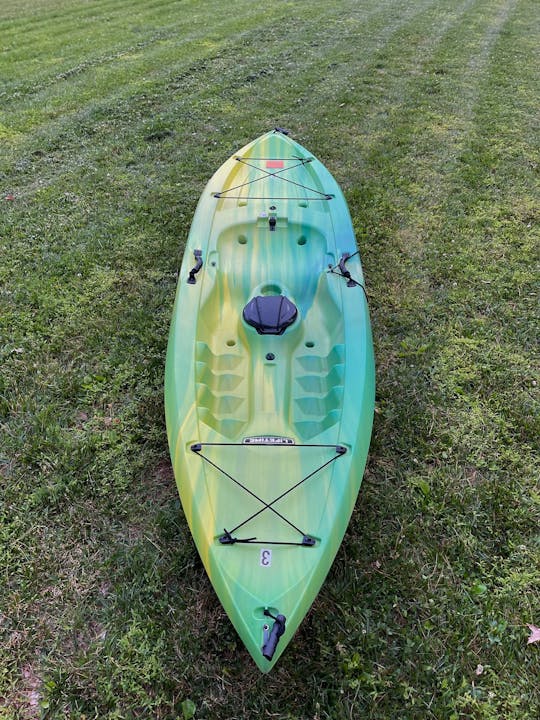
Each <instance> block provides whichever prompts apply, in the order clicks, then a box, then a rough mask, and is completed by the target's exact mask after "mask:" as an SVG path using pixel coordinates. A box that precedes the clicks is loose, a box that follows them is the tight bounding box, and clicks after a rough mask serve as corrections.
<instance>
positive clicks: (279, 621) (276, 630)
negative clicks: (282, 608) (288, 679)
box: [262, 609, 287, 660]
mask: <svg viewBox="0 0 540 720" xmlns="http://www.w3.org/2000/svg"><path fill="white" fill-rule="evenodd" d="M264 614H265V615H266V617H269V618H272V620H273V621H274V624H273V626H272V629H271V630H270V628H269V627H268V625H265V626H264V639H263V646H262V654H263V656H264V657H265V658H266V659H267V660H271V659H272V658H273V657H274V653H275V652H276V647H277V644H278V642H279V639H280V637H281V636H282V635H283V633H284V632H285V623H286V621H287V619H286V617H285V615H272V613H271V612H270V610H268V609H266V610H265V611H264Z"/></svg>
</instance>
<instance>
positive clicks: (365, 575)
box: [0, 0, 540, 720]
mask: <svg viewBox="0 0 540 720" xmlns="http://www.w3.org/2000/svg"><path fill="white" fill-rule="evenodd" d="M539 50H540V13H539V12H538V0H464V1H462V0H335V1H334V2H331V3H329V2H315V0H303V1H302V2H297V3H294V2H290V1H287V0H274V2H271V3H268V5H261V4H259V3H254V2H249V1H248V0H231V1H230V2H228V3H224V2H218V1H217V0H207V2H204V3H202V2H198V1H197V0H84V1H83V0H2V3H1V7H0V258H1V261H0V492H1V494H0V570H1V573H2V575H1V584H0V718H1V720H28V719H30V718H43V719H45V718H47V719H48V720H52V719H53V718H54V719H60V718H70V719H74V720H93V719H95V720H98V719H100V720H101V719H107V720H109V719H110V720H132V719H135V718H144V719H145V720H146V719H148V718H155V719H158V720H176V719H180V720H189V718H191V717H195V718H197V719H199V720H233V719H238V720H244V719H249V718H255V717H261V718H276V719H278V720H329V719H331V720H357V719H359V718H370V719H373V720H432V719H435V718H436V719H437V720H461V719H470V720H537V719H538V717H540V643H539V644H527V638H528V635H529V629H528V627H527V624H533V625H534V624H536V625H540V482H539V479H540V477H539V476H540V472H539V462H538V459H539V456H538V438H539V430H540V428H539V415H540V413H539V397H538V392H539V387H538V382H540V378H539V367H540V358H539V353H538V343H539V339H540V337H539V335H540V333H539V319H538V318H539V313H538V307H539V306H538V294H537V291H538V278H539V247H540V242H539V241H540V233H539V226H540V225H539V220H540V210H539V207H540V182H539V163H540V153H539V138H540V127H539V115H538V107H539V100H540V93H539V87H540V84H539V72H538V68H539V67H540V53H539ZM275 125H280V126H283V127H286V128H288V129H289V130H290V131H291V134H292V136H293V137H294V138H295V139H297V140H298V141H299V142H301V143H302V144H303V145H305V146H306V147H307V148H308V149H309V150H310V151H311V152H313V153H314V154H315V155H317V156H318V157H319V158H320V159H321V160H322V161H323V162H324V163H325V164H326V165H327V167H328V168H329V169H330V170H331V172H332V173H333V174H334V175H335V177H336V179H337V180H338V182H339V183H340V184H341V186H342V187H343V190H344V192H345V195H346V197H347V200H348V202H349V205H350V209H351V213H352V217H353V221H354V224H355V228H356V231H357V236H358V240H359V245H360V248H361V252H362V260H363V264H364V270H365V273H366V278H367V282H368V292H369V298H370V307H371V312H372V320H373V330H374V338H375V350H376V357H377V383H378V389H377V408H376V417H375V426H374V432H373V439H372V446H371V453H370V459H369V463H368V468H367V471H366V475H365V478H364V483H363V486H362V490H361V493H360V496H359V499H358V503H357V509H356V512H355V514H354V515H353V519H352V521H351V524H350V527H349V531H348V533H347V535H346V537H345V540H344V543H343V546H342V548H341V551H340V553H339V555H338V557H337V559H336V562H335V564H334V566H333V569H332V571H331V573H330V575H329V577H328V579H327V582H326V583H325V585H324V586H323V588H322V590H321V592H320V594H319V596H318V598H317V600H316V602H315V604H314V606H313V609H312V611H311V612H310V614H309V615H308V617H307V618H306V620H305V621H304V623H303V625H302V627H301V629H300V630H299V632H298V634H297V635H296V637H295V639H294V640H293V642H291V644H290V645H289V647H288V649H287V651H286V653H285V654H284V656H283V658H282V659H281V660H280V662H279V664H278V665H277V667H276V668H275V670H274V671H273V672H272V674H270V675H268V676H262V675H260V673H259V671H258V670H257V669H256V668H255V666H254V664H253V663H252V662H251V661H250V659H249V657H248V655H247V652H246V651H245V650H244V649H243V646H242V644H241V642H240V641H239V640H238V638H237V636H236V633H235V632H234V630H233V629H232V626H231V625H230V623H229V621H228V620H227V618H226V616H225V615H224V613H223V611H222V610H221V608H220V607H219V605H218V603H217V600H216V597H215V595H214V592H213V590H212V588H211V586H210V583H209V581H208V580H207V578H206V575H205V573H204V571H203V569H202V565H201V563H200V562H199V560H198V557H197V554H196V551H195V549H194V545H193V543H192V541H191V538H190V535H189V532H188V529H187V526H186V523H185V520H184V518H183V515H182V511H181V507H180V504H179V500H178V496H177V491H176V487H175V484H174V480H173V477H172V473H171V469H170V463H169V458H168V449H167V442H166V434H165V428H164V419H163V393H162V385H163V374H164V357H165V347H166V342H167V333H168V323H169V318H170V314H171V311H172V305H173V299H174V292H175V285H176V275H175V274H176V271H177V269H178V267H179V261H180V257H181V253H182V249H183V244H184V241H185V239H186V236H187V233H188V230H189V224H190V221H191V217H192V214H193V211H194V209H195V205H196V202H197V200H198V197H199V194H200V193H201V191H202V189H203V187H204V184H205V182H206V180H207V179H208V178H209V177H210V175H211V174H212V173H213V171H214V170H215V169H216V168H217V167H218V166H219V165H220V164H221V163H222V162H223V161H224V160H225V159H226V158H227V157H228V156H229V155H230V154H231V153H233V152H234V151H235V150H237V149H238V148H239V147H240V146H241V145H243V144H244V143H246V142H248V141H250V140H252V139H254V138H255V137H257V136H258V135H261V134H262V133H263V132H266V131H267V130H269V129H271V128H273V127H274V126H275Z"/></svg>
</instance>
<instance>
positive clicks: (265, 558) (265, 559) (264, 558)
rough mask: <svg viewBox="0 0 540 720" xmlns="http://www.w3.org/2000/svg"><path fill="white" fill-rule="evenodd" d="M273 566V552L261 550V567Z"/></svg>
mask: <svg viewBox="0 0 540 720" xmlns="http://www.w3.org/2000/svg"><path fill="white" fill-rule="evenodd" d="M271 564H272V551H271V550H261V559H260V566H261V567H270V565H271Z"/></svg>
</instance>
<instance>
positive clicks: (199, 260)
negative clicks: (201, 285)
mask: <svg viewBox="0 0 540 720" xmlns="http://www.w3.org/2000/svg"><path fill="white" fill-rule="evenodd" d="M193 255H194V256H195V260H196V264H195V267H193V268H191V270H190V271H189V277H188V280H187V281H188V283H189V284H190V285H195V283H196V282H197V281H196V280H195V275H196V274H197V273H198V272H199V270H200V269H201V268H202V266H203V259H202V250H194V251H193Z"/></svg>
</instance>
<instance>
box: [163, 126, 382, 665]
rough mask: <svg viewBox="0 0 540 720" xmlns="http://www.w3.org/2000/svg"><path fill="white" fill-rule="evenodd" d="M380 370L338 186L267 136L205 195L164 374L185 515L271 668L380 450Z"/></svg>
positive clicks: (300, 152)
mask: <svg viewBox="0 0 540 720" xmlns="http://www.w3.org/2000/svg"><path fill="white" fill-rule="evenodd" d="M374 377H375V373H374V357H373V344H372V338H371V328H370V321H369V311H368V307H367V301H366V295H365V290H364V279H363V274H362V267H361V263H360V257H359V255H358V253H357V248H356V242H355V237H354V232H353V228H352V223H351V220H350V215H349V212H348V209H347V206H346V203H345V200H344V198H343V195H342V193H341V191H340V189H339V187H338V185H337V183H336V182H335V180H334V179H333V178H332V176H331V175H330V173H329V172H328V171H327V170H326V168H325V167H324V166H323V165H322V164H321V163H320V162H319V161H318V160H317V159H316V158H314V157H313V156H312V155H311V154H310V153H308V152H307V151H306V150H305V149H304V148H302V146H300V145H299V144H297V143H295V142H294V141H293V140H291V139H290V138H289V137H287V136H285V135H284V134H282V133H280V132H273V133H268V134H266V135H263V136H262V137H261V138H259V139H257V140H255V141H254V142H253V143H250V144H249V145H247V146H246V147H244V148H242V149H241V150H240V151H239V152H238V153H236V154H235V155H234V156H232V157H231V158H230V159H229V160H228V161H226V162H225V163H224V165H223V166H222V167H221V168H220V169H219V170H218V171H217V172H216V174H215V175H214V176H213V177H212V179H211V180H210V182H209V183H208V185H207V187H206V189H205V191H204V192H203V194H202V196H201V199H200V201H199V204H198V207H197V210H196V212H195V216H194V219H193V223H192V226H191V230H190V233H189V237H188V240H187V244H186V249H185V253H184V259H183V262H182V267H181V270H180V275H179V282H178V290H177V295H176V300H175V306H174V310H173V317H172V322H171V328H170V335H169V344H168V350H167V361H166V373H165V411H166V422H167V433H168V439H169V446H170V451H171V459H172V464H173V468H174V473H175V477H176V481H177V484H178V489H179V493H180V498H181V501H182V506H183V509H184V512H185V515H186V519H187V521H188V523H189V527H190V530H191V533H192V535H193V538H194V540H195V543H196V546H197V549H198V551H199V554H200V556H201V559H202V561H203V563H204V566H205V568H206V571H207V573H208V576H209V578H210V580H211V582H212V584H213V586H214V588H215V590H216V593H217V595H218V597H219V599H220V601H221V603H222V605H223V607H224V608H225V610H226V612H227V615H228V616H229V618H230V619H231V621H232V623H233V625H234V626H235V628H236V630H237V632H238V633H239V635H240V637H241V638H242V640H243V642H244V644H245V646H246V647H247V649H248V651H249V652H250V654H251V656H252V657H253V659H254V660H255V662H256V663H257V665H258V667H259V668H260V669H261V670H262V671H263V672H267V671H268V670H270V669H271V667H273V665H274V664H275V663H276V661H277V660H278V658H279V657H280V655H281V654H282V652H283V651H284V649H285V648H286V646H287V644H288V642H289V641H290V640H291V638H292V636H293V635H294V632H295V631H296V629H297V628H298V626H299V624H300V623H301V621H302V619H303V618H304V616H305V615H306V613H307V612H308V610H309V608H310V606H311V604H312V603H313V600H314V599H315V597H316V595H317V593H318V591H319V589H320V587H321V585H322V583H323V581H324V578H325V576H326V574H327V573H328V570H329V568H330V566H331V564H332V561H333V559H334V557H335V555H336V553H337V551H338V549H339V546H340V544H341V541H342V539H343V535H344V533H345V531H346V528H347V524H348V522H349V519H350V516H351V513H352V510H353V508H354V504H355V501H356V498H357V495H358V491H359V489H360V484H361V480H362V475H363V472H364V467H365V462H366V458H367V453H368V448H369V442H370V437H371V426H372V419H373V407H374V392H375V379H374ZM278 616H279V617H281V616H283V617H284V618H286V622H285V623H284V627H281V625H280V622H281V621H277V620H276V617H278ZM273 629H274V635H275V634H276V633H277V631H278V630H279V631H280V633H281V634H280V637H279V641H278V642H277V644H276V646H275V648H274V647H272V652H268V653H266V654H267V655H270V657H271V659H268V658H267V657H265V656H264V654H263V652H262V647H263V645H264V646H265V647H267V648H268V640H269V635H271V634H272V631H273ZM274 639H275V638H274ZM265 643H267V645H265ZM270 644H271V645H272V644H273V643H272V639H271V640H270Z"/></svg>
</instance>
